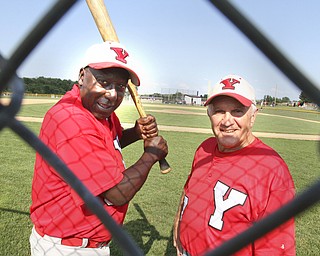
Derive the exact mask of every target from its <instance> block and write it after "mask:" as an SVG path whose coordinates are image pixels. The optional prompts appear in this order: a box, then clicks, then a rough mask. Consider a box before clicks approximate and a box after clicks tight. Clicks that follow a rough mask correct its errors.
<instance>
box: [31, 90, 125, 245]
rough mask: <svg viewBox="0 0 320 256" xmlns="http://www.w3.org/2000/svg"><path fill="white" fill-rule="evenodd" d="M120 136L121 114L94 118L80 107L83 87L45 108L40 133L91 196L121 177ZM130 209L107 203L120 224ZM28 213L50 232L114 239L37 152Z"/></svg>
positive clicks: (57, 235)
mask: <svg viewBox="0 0 320 256" xmlns="http://www.w3.org/2000/svg"><path fill="white" fill-rule="evenodd" d="M121 136H122V127H121V125H120V122H119V119H118V118H117V116H116V115H115V114H114V113H113V114H112V115H111V116H110V118H108V120H98V119H96V118H95V117H94V116H93V115H92V114H91V113H90V112H89V111H88V110H87V109H85V108H84V107H83V106H82V104H81V98H80V95H79V88H78V86H77V85H74V86H73V88H72V90H71V91H69V92H67V93H66V94H65V95H64V97H63V98H62V99H61V100H60V101H59V102H58V103H57V104H56V105H54V106H53V107H52V108H51V109H50V110H49V111H48V112H47V114H46V115H45V117H44V121H43V124H42V127H41V130H40V136H39V137H40V139H41V140H42V141H43V142H44V143H45V144H46V145H48V146H49V148H50V149H51V150H52V151H53V152H54V153H56V154H57V155H58V156H59V157H60V158H61V159H62V160H63V161H64V162H65V164H66V165H67V166H68V167H69V168H70V170H71V171H72V172H73V173H74V174H75V175H76V176H77V177H78V178H79V179H80V180H81V181H82V183H83V184H84V185H85V186H86V187H87V188H88V189H89V190H90V192H91V193H92V194H93V195H95V196H99V195H100V194H101V193H103V192H104V191H106V190H108V189H110V188H111V187H113V186H115V185H116V184H117V183H119V182H120V181H121V180H122V178H123V174H122V172H123V171H124V170H125V167H124V163H123V160H122V155H121V148H120V145H119V138H120V137H121ZM101 201H103V199H102V198H101ZM127 207H128V205H124V206H112V205H108V204H106V203H105V204H104V208H105V209H106V211H107V212H108V213H109V214H110V215H111V216H112V218H113V219H114V220H115V221H116V222H117V223H119V224H122V223H123V220H124V217H125V214H126V211H127ZM30 212H31V220H32V222H33V223H34V225H35V226H36V227H37V228H38V229H39V230H40V231H42V232H43V233H45V234H47V235H50V236H53V237H60V238H65V237H78V238H91V239H93V240H95V241H108V240H110V239H111V234H110V233H109V232H108V231H107V230H106V228H105V227H104V226H103V224H102V223H101V221H100V220H99V219H98V218H97V217H96V216H95V215H94V214H92V213H91V212H90V211H89V210H88V209H87V208H86V206H85V205H84V202H83V201H82V199H81V198H80V197H79V196H78V195H77V193H76V192H75V191H74V190H73V189H71V187H70V186H69V185H68V184H67V183H66V182H65V181H64V180H63V179H62V178H61V177H60V176H59V175H58V174H57V172H56V171H55V170H54V169H53V168H52V167H51V166H49V165H48V164H47V163H46V161H45V160H44V159H43V158H42V157H41V156H40V155H39V154H38V153H37V154H36V161H35V171H34V177H33V181H32V205H31V207H30Z"/></svg>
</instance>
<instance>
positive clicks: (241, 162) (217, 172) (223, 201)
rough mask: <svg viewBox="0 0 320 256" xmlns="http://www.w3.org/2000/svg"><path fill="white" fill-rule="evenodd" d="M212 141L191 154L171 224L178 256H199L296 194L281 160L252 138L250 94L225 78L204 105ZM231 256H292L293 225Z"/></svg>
mask: <svg viewBox="0 0 320 256" xmlns="http://www.w3.org/2000/svg"><path fill="white" fill-rule="evenodd" d="M205 105H206V106H207V108H208V109H207V111H208V116H209V118H210V121H211V126H212V131H213V133H214V135H215V137H211V138H208V139H207V140H205V141H204V142H203V143H202V144H201V145H200V146H199V147H198V149H197V150H196V153H195V156H194V160H193V164H192V170H191V173H190V174H189V177H188V180H187V182H186V184H185V186H184V190H183V193H182V197H181V202H180V205H179V208H178V212H177V215H176V219H175V223H174V244H175V246H176V248H177V255H185V256H186V255H189V256H190V255H191V256H197V255H204V254H205V253H206V252H208V251H209V250H212V249H214V248H216V247H217V246H219V245H221V244H222V243H223V242H225V241H227V240H229V239H230V238H232V237H234V236H236V235H237V234H239V233H241V232H242V231H244V230H246V229H247V228H249V227H250V226H252V225H253V224H254V223H255V222H257V221H258V220H259V219H261V218H263V217H265V216H267V215H268V214H270V213H272V212H273V211H275V210H277V209H278V208H279V207H280V206H281V205H283V204H285V203H286V202H288V201H289V200H291V199H293V197H294V194H295V188H294V184H293V180H292V177H291V175H290V172H289V170H288V167H287V165H286V163H285V162H284V160H283V159H282V158H281V157H280V156H279V154H277V153H276V152H275V151H274V150H273V149H272V148H270V147H269V146H267V145H265V144H264V143H263V142H262V141H261V140H259V139H258V138H256V137H255V136H254V135H253V133H252V127H253V124H254V122H255V119H256V115H257V108H256V101H255V94H254V90H253V88H252V87H251V85H250V84H249V83H248V82H247V81H246V80H245V79H243V78H242V77H240V76H236V75H229V76H226V77H224V78H223V79H221V81H219V82H218V83H217V84H216V85H215V86H214V87H213V90H212V93H211V95H210V96H209V98H208V100H207V102H206V103H205ZM236 255H239V256H240V255H241V256H242V255H243V256H244V255H245V256H248V255H252V256H253V255H255V256H258V255H259V256H265V255H295V230H294V220H293V219H292V220H290V221H289V222H287V223H285V224H283V225H281V226H279V227H278V228H277V229H275V230H273V231H272V232H270V233H268V234H267V235H266V236H264V237H262V238H260V239H258V240H257V241H255V242H254V243H253V244H251V245H249V246H247V247H245V248H243V249H242V250H240V251H239V252H237V253H236Z"/></svg>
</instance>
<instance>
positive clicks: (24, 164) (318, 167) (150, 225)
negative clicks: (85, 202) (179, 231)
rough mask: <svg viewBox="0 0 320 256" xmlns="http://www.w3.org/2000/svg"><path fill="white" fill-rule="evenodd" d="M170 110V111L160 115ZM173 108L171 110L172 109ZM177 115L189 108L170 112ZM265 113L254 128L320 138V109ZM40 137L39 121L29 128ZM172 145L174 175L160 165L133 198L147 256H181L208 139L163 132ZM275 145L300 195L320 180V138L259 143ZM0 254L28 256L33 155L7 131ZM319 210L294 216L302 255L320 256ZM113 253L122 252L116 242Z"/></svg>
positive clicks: (198, 122) (201, 121) (32, 109)
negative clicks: (177, 219) (194, 175)
mask: <svg viewBox="0 0 320 256" xmlns="http://www.w3.org/2000/svg"><path fill="white" fill-rule="evenodd" d="M50 106H51V105H50V104H43V105H25V106H23V108H22V109H21V111H20V112H19V115H20V116H34V117H43V115H44V113H45V112H46V110H47V109H48V108H49V107H50ZM145 108H146V110H147V112H148V113H151V114H153V115H155V116H156V117H157V120H158V124H162V125H177V126H187V127H203V128H210V125H209V122H208V118H207V117H206V115H205V108H203V107H202V108H200V107H198V108H197V107H187V106H175V105H170V106H169V105H160V106H158V105H157V106H155V105H152V104H146V105H145ZM159 110H166V113H162V112H159ZM169 110H171V111H169ZM173 110H176V111H177V110H179V111H185V112H181V113H172V112H174V111H173ZM117 113H118V114H119V116H120V119H121V121H122V122H126V123H133V122H134V120H135V119H136V118H137V117H138V115H137V113H136V110H135V109H134V107H132V106H130V105H124V106H123V107H121V108H120V109H119V110H118V111H117ZM261 113H265V114H270V115H259V116H258V119H257V122H256V127H255V131H261V132H281V133H301V134H319V132H320V124H319V117H320V114H319V112H303V111H301V110H299V111H293V108H285V109H276V108H268V109H267V108H265V109H263V110H262V111H261ZM273 115H280V116H286V117H294V118H303V119H308V120H313V121H318V122H317V123H314V122H307V121H303V120H298V119H288V118H283V117H278V116H273ZM25 124H26V126H27V127H28V128H29V129H31V130H32V131H34V132H35V133H38V131H39V128H40V123H31V122H27V123H25ZM161 135H163V136H164V137H165V138H166V140H167V141H168V144H169V150H170V151H169V155H168V157H167V160H168V161H169V162H170V164H171V166H172V172H171V173H169V174H167V175H161V174H160V172H159V168H158V166H154V168H153V170H152V172H151V173H150V176H149V178H148V180H147V182H146V183H145V185H144V187H143V188H142V189H141V190H140V191H139V193H138V194H137V195H136V196H135V198H134V199H133V200H132V202H131V204H130V207H129V211H128V215H127V217H126V220H125V224H124V228H125V230H127V231H128V233H129V234H130V235H131V236H132V237H133V239H134V240H135V241H136V243H137V244H138V246H139V247H140V248H141V249H142V250H143V252H144V254H145V255H155V256H156V255H175V250H174V248H173V246H172V235H171V233H172V232H171V228H172V223H173V218H174V214H175V212H176V209H177V203H178V200H179V197H180V193H181V190H182V188H183V185H184V182H185V180H186V178H187V175H188V173H189V171H190V166H191V162H192V158H193V154H194V151H195V150H196V148H197V146H198V145H199V144H200V143H201V141H203V140H204V139H205V138H207V137H208V136H210V135H209V134H198V133H186V132H179V133H177V132H164V131H161ZM261 139H262V140H263V141H264V142H265V143H267V144H268V145H270V146H272V147H273V148H275V149H276V150H277V151H278V152H279V154H280V155H281V156H282V157H283V158H284V159H285V161H286V162H287V164H288V166H289V169H290V171H291V174H292V176H293V179H294V181H295V185H296V189H297V192H298V193H300V192H302V191H303V190H305V189H306V188H307V187H308V186H310V185H311V184H312V183H313V182H315V181H316V180H318V179H319V177H320V164H319V162H320V161H319V160H320V159H319V141H301V140H299V141H297V140H285V139H272V138H261ZM0 143H1V147H0V158H1V159H0V160H1V172H0V184H1V186H0V193H1V198H0V217H1V218H0V239H1V243H0V255H10V256H11V255H23V256H25V255H29V241H28V238H29V234H30V230H31V227H32V224H31V222H30V219H29V206H30V202H31V200H30V195H31V180H32V174H33V163H34V155H35V152H34V151H33V149H31V148H30V147H29V146H28V145H27V144H26V143H25V142H23V141H21V139H20V138H19V137H18V136H16V135H15V134H14V133H13V132H12V131H10V130H9V129H4V130H3V131H1V132H0ZM141 152H142V143H141V142H137V143H135V144H134V145H131V146H129V147H127V148H125V149H124V151H123V154H124V158H125V160H126V164H127V166H129V165H130V164H132V163H134V161H135V160H136V159H137V158H138V157H139V156H140V155H141ZM319 211H320V205H319V204H318V205H316V206H314V207H312V208H311V209H308V211H306V212H304V213H303V214H301V215H299V216H297V217H296V238H297V255H320V241H319V238H318V237H319V235H318V234H319V232H320V215H319ZM111 250H112V255H122V253H121V251H120V250H119V248H118V246H117V245H116V244H115V243H112V245H111Z"/></svg>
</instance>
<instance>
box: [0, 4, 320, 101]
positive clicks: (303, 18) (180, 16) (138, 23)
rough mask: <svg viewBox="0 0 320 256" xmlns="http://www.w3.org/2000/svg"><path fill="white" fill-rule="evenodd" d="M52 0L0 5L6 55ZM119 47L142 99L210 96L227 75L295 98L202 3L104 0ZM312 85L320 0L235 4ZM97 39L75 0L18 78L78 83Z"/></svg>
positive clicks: (1, 46)
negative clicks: (146, 96) (150, 96)
mask: <svg viewBox="0 0 320 256" xmlns="http://www.w3.org/2000/svg"><path fill="white" fill-rule="evenodd" d="M55 2H56V1H55V0H45V1H44V0H29V1H24V0H11V1H3V2H2V3H1V8H0V24H1V26H0V54H1V55H2V56H3V57H5V58H9V57H10V56H11V54H12V53H13V52H14V50H15V49H16V48H17V47H18V45H19V44H20V43H21V41H22V40H23V39H24V38H25V36H26V35H27V34H28V33H29V32H30V31H31V30H32V28H33V27H34V26H35V25H36V23H37V22H38V21H39V20H40V19H41V18H42V17H43V15H45V14H46V13H47V11H48V10H49V9H50V8H51V7H52V6H53V4H54V3H55ZM104 2H105V4H106V7H107V9H108V13H109V15H110V17H111V19H112V22H113V25H114V27H115V29H116V32H117V35H118V38H119V40H120V42H121V43H122V44H123V45H124V46H125V47H126V48H127V49H128V52H129V53H130V55H131V56H132V57H133V58H134V60H135V63H136V68H137V72H138V75H139V77H140V80H141V86H140V87H139V93H140V94H152V93H176V92H177V91H180V92H183V93H187V94H197V93H198V94H199V95H203V94H207V93H208V90H209V88H210V87H211V86H213V85H214V84H215V83H217V82H218V81H219V80H220V79H221V78H223V77H224V76H226V75H228V74H237V75H240V76H242V77H243V78H245V79H246V80H247V81H249V83H250V84H251V85H252V86H253V87H254V88H255V91H256V98H257V99H262V98H263V97H264V95H271V96H272V97H277V98H282V97H289V98H290V99H291V100H298V99H299V95H300V92H301V90H300V89H299V88H298V87H296V86H295V84H293V83H292V82H291V81H290V80H289V79H287V78H286V76H284V75H283V74H282V72H280V71H279V70H278V69H277V68H276V67H275V66H274V65H273V64H272V63H271V62H270V61H269V60H268V59H267V58H266V57H265V56H264V55H263V54H262V53H261V52H260V51H259V50H258V49H257V48H256V47H255V46H254V45H253V44H252V43H251V42H250V41H249V40H248V39H247V38H246V37H245V36H244V35H243V34H242V33H241V32H240V31H239V30H238V29H237V28H236V27H235V26H234V25H233V24H232V23H231V22H230V21H228V20H227V19H226V18H225V17H224V16H223V15H222V14H221V13H220V12H219V11H218V10H217V9H216V8H215V7H214V6H213V5H212V4H211V3H210V2H209V1H207V0H161V1H155V0H153V1H151V0H134V1H133V0H117V1H115V0H113V1H112V0H104ZM230 2H231V3H232V4H234V6H236V7H237V8H238V10H239V11H240V12H241V13H243V14H244V15H245V16H246V17H247V18H248V19H249V20H251V21H253V23H254V24H255V26H257V27H258V28H259V29H260V30H261V31H262V32H263V33H264V35H266V36H267V37H268V38H269V40H271V41H272V42H273V43H274V44H275V45H276V46H277V47H278V48H279V49H280V50H281V51H282V53H283V54H284V55H285V56H286V57H287V58H288V59H289V60H291V61H292V62H293V64H294V65H295V66H296V67H298V68H299V69H300V70H301V71H302V72H303V74H304V75H306V76H307V77H308V78H309V79H310V80H311V81H312V82H313V83H314V84H315V85H316V86H317V87H319V86H320V85H319V80H318V79H317V76H318V75H319V74H320V15H319V10H320V1H318V0H308V1H301V0H268V1H256V0H233V1H230ZM100 42H102V38H101V36H100V34H99V32H98V30H97V28H96V25H95V23H94V20H93V18H92V16H91V13H90V11H89V9H88V7H87V4H86V1H85V0H79V1H78V2H77V3H76V4H75V5H74V6H73V7H72V8H71V9H70V10H69V12H68V13H67V14H66V15H65V16H64V17H63V18H62V19H61V20H60V21H59V22H58V23H57V24H56V26H55V27H54V28H53V29H52V30H51V31H50V32H49V34H48V35H47V36H46V37H45V38H44V39H43V40H42V41H41V42H40V44H39V45H38V46H37V47H36V48H35V49H34V50H33V51H32V53H31V54H30V55H29V56H28V58H27V59H26V60H25V61H24V62H23V64H22V65H21V66H20V68H19V70H18V72H17V74H18V76H20V77H39V76H44V77H52V78H61V79H71V80H74V81H76V80H77V78H78V71H79V69H80V60H81V58H82V56H83V54H84V52H85V50H86V49H87V48H88V47H90V46H91V45H92V44H95V43H100Z"/></svg>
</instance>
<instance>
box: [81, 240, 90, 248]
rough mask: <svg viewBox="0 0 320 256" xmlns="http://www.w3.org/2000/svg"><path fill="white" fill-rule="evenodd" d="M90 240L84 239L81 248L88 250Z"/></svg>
mask: <svg viewBox="0 0 320 256" xmlns="http://www.w3.org/2000/svg"><path fill="white" fill-rule="evenodd" d="M88 242H89V239H88V238H82V245H81V246H80V247H81V248H86V247H87V246H88Z"/></svg>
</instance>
